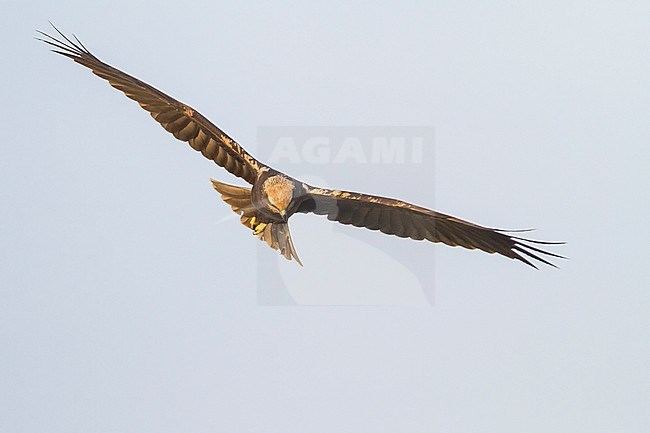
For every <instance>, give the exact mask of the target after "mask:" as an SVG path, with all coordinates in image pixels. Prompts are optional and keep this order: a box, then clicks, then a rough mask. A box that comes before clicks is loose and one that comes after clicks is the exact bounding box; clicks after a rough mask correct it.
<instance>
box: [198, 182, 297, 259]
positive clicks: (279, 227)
mask: <svg viewBox="0 0 650 433" xmlns="http://www.w3.org/2000/svg"><path fill="white" fill-rule="evenodd" d="M210 181H211V182H212V187H213V188H214V189H215V190H217V192H218V193H219V194H221V199H222V200H223V201H225V202H226V203H228V204H229V205H230V207H231V208H232V210H233V212H235V213H236V214H238V215H240V221H241V223H242V224H243V225H244V226H246V227H248V228H249V229H251V230H252V231H253V234H254V235H255V236H257V238H258V239H260V240H261V241H264V242H266V244H267V245H268V246H270V247H271V248H273V249H274V250H278V251H280V254H282V256H283V257H284V258H286V259H287V260H292V259H293V260H295V261H296V262H298V264H299V265H300V266H303V264H302V261H301V260H300V257H298V253H297V252H296V248H295V246H294V245H293V240H292V239H291V232H290V231H289V224H287V223H284V222H282V223H279V222H271V223H265V222H262V221H259V220H258V219H257V217H256V215H255V208H254V207H253V203H252V197H251V189H250V188H246V187H241V186H235V185H228V184H225V183H222V182H219V181H218V180H215V179H210Z"/></svg>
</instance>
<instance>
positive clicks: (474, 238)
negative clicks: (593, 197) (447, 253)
mask: <svg viewBox="0 0 650 433" xmlns="http://www.w3.org/2000/svg"><path fill="white" fill-rule="evenodd" d="M308 192H309V195H310V199H309V200H306V201H305V202H304V204H303V205H302V206H301V208H300V209H299V212H304V213H306V212H311V213H315V214H317V215H326V216H327V218H328V219H329V220H331V221H337V222H339V223H341V224H347V225H353V226H355V227H362V228H366V229H369V230H379V231H381V232H382V233H385V234H388V235H395V236H398V237H402V238H410V239H413V240H418V241H420V240H425V239H426V240H428V241H430V242H441V243H444V244H446V245H449V246H452V247H455V246H460V247H463V248H467V249H471V250H473V249H479V250H482V251H485V252H487V253H489V254H494V253H497V254H500V255H503V256H505V257H508V258H511V259H515V260H519V261H521V262H523V263H525V264H527V265H529V266H532V267H533V268H536V269H537V266H536V265H535V264H534V263H533V262H532V261H531V260H529V259H532V260H537V261H538V262H540V263H543V264H546V265H549V266H553V267H555V268H557V266H556V265H555V264H553V263H551V262H550V261H548V260H546V259H545V258H544V257H542V255H545V256H549V257H555V258H561V259H565V258H566V257H563V256H561V255H559V254H555V253H551V252H549V251H545V250H543V249H541V248H538V247H536V246H534V245H530V244H536V245H560V244H563V243H564V242H543V241H537V240H531V239H526V238H521V237H517V236H513V235H512V233H521V232H522V231H521V230H520V231H517V230H513V231H507V230H499V229H493V228H488V227H483V226H480V225H477V224H474V223H471V222H468V221H464V220H461V219H459V218H455V217H452V216H450V215H445V214H442V213H439V212H436V211H433V210H430V209H426V208H423V207H420V206H416V205H413V204H410V203H406V202H403V201H400V200H395V199H391V198H385V197H378V196H372V195H367V194H361V193H354V192H347V191H339V190H331V189H325V188H315V187H309V188H308ZM524 231H525V230H524Z"/></svg>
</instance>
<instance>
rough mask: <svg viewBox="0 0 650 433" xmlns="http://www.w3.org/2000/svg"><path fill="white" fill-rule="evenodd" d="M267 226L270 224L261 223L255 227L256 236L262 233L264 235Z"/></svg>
mask: <svg viewBox="0 0 650 433" xmlns="http://www.w3.org/2000/svg"><path fill="white" fill-rule="evenodd" d="M267 225H268V224H266V223H259V224H258V225H257V226H256V227H255V231H254V232H253V233H254V234H256V235H259V234H260V233H262V232H263V231H264V229H265V228H266V226H267Z"/></svg>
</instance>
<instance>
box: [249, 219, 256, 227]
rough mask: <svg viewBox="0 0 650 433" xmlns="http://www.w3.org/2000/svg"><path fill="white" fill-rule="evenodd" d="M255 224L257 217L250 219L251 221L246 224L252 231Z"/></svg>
mask: <svg viewBox="0 0 650 433" xmlns="http://www.w3.org/2000/svg"><path fill="white" fill-rule="evenodd" d="M256 223H257V217H253V218H251V220H250V221H249V222H248V224H249V225H250V226H251V228H252V229H254V228H255V224H256Z"/></svg>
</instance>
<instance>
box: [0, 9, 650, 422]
mask: <svg viewBox="0 0 650 433" xmlns="http://www.w3.org/2000/svg"><path fill="white" fill-rule="evenodd" d="M2 9H3V12H4V14H3V15H4V16H5V22H4V24H3V26H2V27H1V29H0V32H1V33H2V37H3V40H4V41H5V47H4V52H3V58H4V63H3V77H4V80H3V84H2V95H3V104H2V107H1V108H0V110H2V119H3V125H4V130H3V132H4V133H3V140H2V142H3V144H2V146H1V147H0V152H1V153H0V164H1V169H0V198H1V200H2V208H1V211H0V245H2V249H1V250H0V296H1V298H0V299H1V302H0V347H2V349H1V352H0V353H1V355H2V356H0V431H2V432H5V431H6V432H11V433H23V432H48V433H57V432H62V433H63V432H65V433H70V432H80V433H81V432H84V433H87V432H121V433H129V432H133V433H136V432H138V433H141V432H179V431H185V432H194V433H199V432H221V431H223V432H225V431H228V432H260V433H270V432H373V433H379V432H391V433H392V432H397V431H402V432H407V431H408V432H499V433H506V432H513V433H514V432H517V433H521V432H544V433H546V432H572V431H589V432H639V431H648V430H649V429H650V414H649V412H648V410H647V408H648V407H649V406H650V370H649V369H648V365H649V362H650V359H649V358H650V349H649V335H648V329H650V314H649V313H650V311H649V310H650V290H649V288H650V278H649V271H648V263H647V262H648V254H647V252H646V250H645V247H646V244H647V242H648V241H649V240H650V236H649V235H650V229H649V228H648V224H647V218H648V215H649V214H650V204H649V203H650V201H649V200H648V195H649V189H650V188H649V186H650V181H649V177H648V173H647V172H648V167H650V150H649V149H650V146H649V144H650V143H649V137H650V122H648V119H650V79H649V77H650V60H648V59H649V57H648V53H649V52H650V46H649V45H650V27H649V26H648V22H650V5H649V4H648V3H647V2H642V1H638V2H624V4H623V3H622V2H593V1H592V2H586V1H585V2H575V1H573V2H572V1H569V2H566V1H561V2H560V1H535V2H475V1H444V2H422V3H416V2H412V3H403V2H395V3H385V2H382V3H375V2H357V3H356V4H355V6H351V5H348V4H347V3H345V2H332V1H328V2H309V3H301V2H274V3H273V4H271V3H268V4H266V3H259V4H253V3H250V4H243V3H240V2H214V1H211V2H201V3H195V4H192V3H189V4H188V3H183V2H166V1H161V2H155V3H154V2H151V3H142V4H131V2H126V1H113V2H106V3H104V4H101V3H96V2H81V1H78V2H72V1H61V2H33V1H20V2H19V1H15V2H7V1H4V2H3V3H2ZM48 19H49V20H52V21H53V22H54V23H55V24H57V26H59V28H61V29H62V30H63V31H65V32H67V33H72V32H74V33H75V34H76V35H77V36H78V37H79V38H80V39H81V40H82V41H83V42H84V43H85V45H86V46H87V47H88V48H89V49H91V50H92V51H93V52H94V53H95V54H97V55H98V56H99V57H100V58H101V59H103V60H105V61H107V62H109V63H111V64H113V65H114V66H117V67H119V68H121V69H124V70H125V71H127V72H129V73H132V74H134V75H136V76H138V77H139V78H141V79H143V80H145V81H148V82H150V83H151V84H153V85H155V86H157V87H158V88H160V89H161V90H163V91H165V92H167V93H169V94H171V95H173V96H175V97H177V98H179V99H181V100H183V101H184V102H187V103H189V104H191V105H192V106H194V107H195V108H197V109H198V110H200V111H201V112H202V113H203V114H204V115H206V116H207V117H209V118H210V119H211V120H213V121H214V122H215V123H217V124H218V125H220V126H221V127H223V129H224V130H226V131H227V132H228V133H229V134H231V135H232V136H233V137H234V138H236V139H237V140H238V141H239V142H240V143H241V144H242V145H244V146H245V147H246V148H247V149H249V150H250V151H251V152H252V153H254V154H256V155H263V154H268V153H267V152H266V150H265V149H264V148H263V146H264V143H257V137H258V128H259V127H261V126H265V125H266V126H282V125H298V126H301V125H334V126H359V125H380V126H384V125H385V126H392V125H425V126H430V127H433V128H434V129H435V135H436V137H435V155H434V157H435V164H432V167H431V170H430V177H426V178H423V177H422V176H418V179H414V178H413V176H411V177H409V176H408V175H405V176H402V175H401V173H398V174H400V176H396V175H395V174H396V172H395V171H391V170H387V169H386V168H385V167H376V169H373V167H372V166H369V167H364V168H363V170H362V171H361V172H357V171H355V170H353V169H341V167H340V166H336V167H333V166H331V165H328V164H321V165H318V166H310V167H308V169H305V168H304V167H301V166H299V165H295V164H294V165H279V166H277V168H279V169H285V170H287V171H289V172H290V173H291V174H295V175H303V174H305V175H309V176H311V178H313V179H321V180H323V181H325V182H327V184H329V185H331V186H336V187H338V188H344V189H349V190H363V191H366V192H375V193H379V194H383V195H390V196H397V197H400V198H404V199H408V200H413V201H416V202H418V203H419V204H422V205H427V206H431V207H434V208H436V209H438V210H440V211H444V212H448V213H452V214H454V215H457V216H459V217H463V218H467V219H469V220H472V221H475V222H478V223H481V224H485V225H489V226H501V227H507V228H526V227H536V228H538V229H539V230H538V231H537V232H535V234H534V236H536V237H538V238H542V239H552V240H555V239H559V240H566V241H568V244H567V245H566V246H563V247H561V248H558V249H556V251H558V252H561V253H562V254H565V255H567V256H569V257H571V260H570V261H563V262H559V263H558V264H559V265H560V266H561V269H560V270H556V269H549V268H546V269H542V270H540V271H534V270H532V269H530V268H528V267H526V266H523V265H521V264H519V263H515V262H513V261H510V260H507V259H504V258H500V257H495V256H489V255H487V254H482V253H478V252H470V251H463V250H459V249H452V248H448V247H444V246H437V245H436V246H433V245H431V244H424V243H416V242H406V241H404V240H401V239H396V238H395V239H391V238H386V239H385V240H381V241H378V242H380V245H381V246H382V248H383V249H384V250H385V251H389V252H393V253H395V254H399V256H400V257H412V258H413V260H414V261H415V262H417V263H422V266H423V267H427V271H429V270H431V271H433V272H435V302H434V305H432V306H430V305H425V306H416V307H413V306H411V307H404V306H396V305H388V306H367V305H366V306H348V307H339V306H322V305H321V306H318V307H306V306H300V307H291V306H285V307H265V306H260V305H258V301H257V294H258V290H259V285H260V284H263V283H264V278H263V277H260V276H259V275H258V274H257V270H258V266H257V260H258V259H262V260H266V259H271V260H276V257H275V255H273V254H267V253H269V252H268V251H266V250H259V249H258V244H257V241H255V240H254V239H253V238H252V237H251V235H250V233H247V232H246V230H245V229H243V228H242V227H241V225H240V224H239V223H238V222H237V221H236V220H232V219H231V220H225V221H224V220H223V219H224V218H226V217H228V216H230V210H228V209H227V207H226V206H225V205H223V203H220V202H219V201H218V198H217V196H216V193H215V192H214V191H213V190H212V189H211V187H210V184H209V181H208V178H209V177H215V178H217V179H220V180H223V181H226V182H232V183H240V182H238V181H237V180H236V179H234V178H233V177H231V176H230V175H228V173H226V172H225V170H223V169H220V168H218V167H216V166H215V165H214V164H212V163H211V162H209V161H207V160H205V159H203V158H202V157H201V156H200V155H199V154H196V153H195V152H193V151H191V150H189V149H188V148H187V146H186V145H184V144H183V143H180V142H176V141H175V140H174V139H173V137H171V136H170V135H169V134H167V133H166V132H165V131H164V130H162V128H160V127H159V126H157V125H156V124H155V122H153V121H152V120H151V118H150V117H149V116H148V115H147V114H146V113H145V112H143V111H142V110H141V109H139V107H138V106H137V105H136V104H135V103H133V102H132V101H129V100H128V99H126V98H125V97H124V96H123V95H121V94H120V93H119V92H117V91H116V90H114V89H112V88H111V87H110V86H108V85H107V84H106V83H105V82H102V81H101V80H100V79H98V78H97V77H95V76H93V75H92V74H91V73H89V72H88V71H87V70H84V69H83V68H82V67H80V66H78V65H75V64H74V63H73V62H71V61H69V60H67V59H64V58H61V57H57V56H55V55H54V54H51V53H50V52H49V51H48V50H47V49H46V47H45V46H43V44H42V43H39V42H37V41H35V40H34V39H33V37H34V36H35V29H41V30H46V31H49V29H48V24H47V20H48ZM347 168H349V167H347ZM417 180H419V181H420V182H422V185H423V186H422V187H418V188H416V189H413V188H412V185H413V184H414V183H415V182H416V181H417ZM240 184H241V183H240ZM431 188H433V190H434V191H435V202H433V201H432V199H431V198H430V197H429V196H428V195H427V194H428V193H427V191H426V189H429V190H431ZM293 222H294V221H292V223H293ZM332 224H333V223H329V222H327V221H325V220H324V219H321V218H317V217H311V218H309V217H301V218H299V219H296V221H295V223H294V224H293V226H292V228H293V234H294V240H295V242H296V247H297V248H298V252H299V253H301V258H302V259H303V261H305V263H306V264H307V265H308V266H306V267H305V269H302V270H301V269H299V268H296V267H290V268H289V267H284V266H285V265H289V264H288V263H281V265H280V266H281V268H279V269H280V272H281V273H282V275H283V278H284V283H285V284H286V285H288V286H290V289H291V290H294V291H297V292H294V294H295V293H298V294H299V295H300V296H303V297H304V296H306V297H307V298H309V296H311V295H310V294H313V293H315V292H314V291H316V290H323V287H324V286H323V284H324V283H323V281H322V280H321V276H322V275H323V269H324V267H325V266H327V267H328V269H331V268H335V269H340V275H341V278H340V279H338V280H337V279H336V274H335V273H333V272H328V278H330V280H327V284H329V285H332V286H333V287H332V290H333V291H336V292H337V293H340V294H341V296H345V294H346V293H347V294H350V293H352V294H354V293H358V291H359V290H361V291H362V292H363V293H362V296H361V298H355V299H361V301H360V302H359V303H361V304H363V303H364V300H369V299H370V297H371V295H372V294H373V293H374V292H373V288H374V287H375V286H374V283H373V284H369V283H368V281H369V278H370V279H371V278H373V275H374V276H375V277H374V278H376V279H378V280H383V281H388V280H386V279H387V278H391V276H393V277H394V276H395V274H394V273H391V272H392V271H391V269H394V268H391V267H388V266H380V267H378V266H377V262H376V261H375V259H376V257H377V255H376V254H375V253H376V251H375V252H373V253H372V254H370V253H368V254H364V253H363V249H361V253H359V254H357V253H355V254H354V256H353V257H349V256H350V251H356V250H354V249H352V247H350V248H348V247H347V245H348V244H345V245H346V247H345V248H341V250H340V251H337V246H338V245H343V244H340V243H339V241H338V240H337V239H335V238H334V237H330V236H329V235H328V233H331V232H327V231H324V230H330V229H329V227H331V225H332ZM341 230H342V231H338V232H336V233H337V235H338V236H342V238H341V239H343V238H345V239H353V240H358V239H365V236H366V235H365V234H358V233H357V231H354V229H351V228H342V229H341ZM373 235H374V236H379V235H378V234H375V233H369V234H368V236H373ZM316 242H322V245H317V244H316ZM351 242H352V241H351ZM315 244H316V245H315ZM350 245H352V244H350ZM434 251H435V267H434V266H433V254H434ZM319 252H321V253H322V254H325V255H326V259H325V260H323V259H322V257H321V256H319V255H318V254H319ZM346 253H348V256H346ZM328 254H329V256H327V255H328ZM291 265H293V264H291ZM293 266H295V265H293ZM300 272H303V273H302V274H300ZM319 272H320V274H319ZM312 275H313V276H314V277H313V278H312V277H311V276H312ZM391 288H392V289H394V290H398V289H399V287H395V286H391ZM355 291H357V292H355ZM396 293H397V295H396ZM411 295H413V293H410V294H409V295H408V296H406V295H404V296H403V297H402V298H400V296H401V295H400V294H399V292H395V291H393V292H392V293H389V294H387V295H386V298H385V299H389V300H394V301H395V302H394V303H395V304H399V303H400V302H399V301H400V299H402V300H404V299H406V300H412V299H414V298H411V297H410V296H411ZM323 303H327V302H325V301H324V302H323ZM333 303H336V302H333ZM341 303H345V302H341ZM366 303H372V302H366ZM387 303H389V304H391V302H387ZM405 303H409V302H405Z"/></svg>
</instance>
